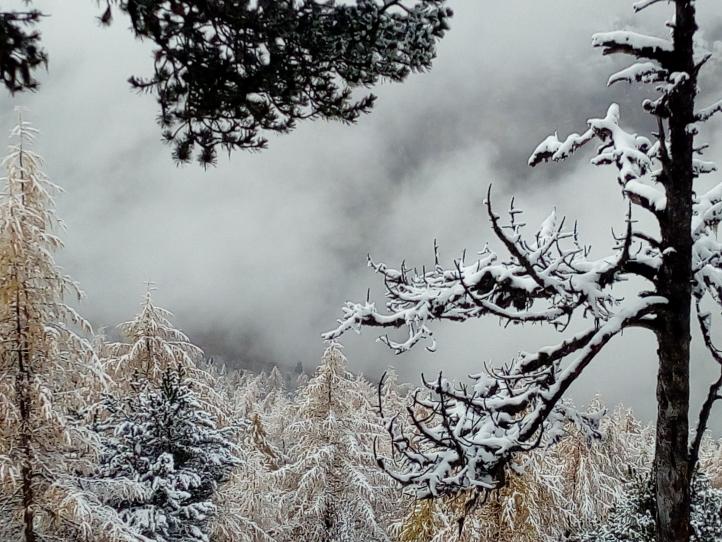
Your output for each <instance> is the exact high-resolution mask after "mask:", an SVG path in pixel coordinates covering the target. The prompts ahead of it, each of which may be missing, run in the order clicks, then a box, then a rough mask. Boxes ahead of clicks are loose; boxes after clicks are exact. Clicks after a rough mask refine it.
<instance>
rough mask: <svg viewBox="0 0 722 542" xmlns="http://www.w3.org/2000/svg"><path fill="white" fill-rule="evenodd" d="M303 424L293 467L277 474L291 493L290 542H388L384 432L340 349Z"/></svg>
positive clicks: (327, 362)
mask: <svg viewBox="0 0 722 542" xmlns="http://www.w3.org/2000/svg"><path fill="white" fill-rule="evenodd" d="M297 402H298V412H297V421H295V422H294V423H293V424H292V425H291V426H290V427H289V428H288V433H289V436H291V437H293V439H294V445H293V447H292V448H291V449H290V450H289V456H290V460H289V463H288V464H287V465H285V466H283V467H282V468H281V469H279V470H278V471H277V477H278V479H279V480H280V482H281V483H282V484H283V485H284V487H286V488H288V492H287V493H286V495H284V497H283V500H282V502H281V505H282V506H283V508H284V510H285V520H284V522H285V524H286V529H285V534H284V535H283V536H285V538H284V539H286V540H289V541H291V540H307V541H309V542H331V541H334V542H352V541H353V542H362V541H369V542H371V541H375V542H380V541H386V540H388V536H387V534H386V530H385V526H384V525H383V524H382V521H381V517H380V515H379V513H378V510H379V507H380V506H381V505H382V503H383V500H384V498H385V497H387V496H388V490H389V488H392V487H393V481H392V480H390V479H389V478H388V477H386V476H385V475H384V474H383V472H381V471H380V470H379V469H378V467H377V465H376V462H375V460H374V454H373V442H372V441H373V438H374V437H375V436H379V435H381V434H382V432H383V427H382V426H381V425H380V424H379V423H378V422H375V420H373V418H372V417H370V415H369V413H371V415H373V412H372V410H371V407H370V405H369V403H368V399H367V397H366V395H365V394H364V391H363V390H359V387H358V385H357V382H356V381H355V379H354V377H353V375H352V374H351V373H350V372H349V371H348V369H347V366H346V359H345V357H344V356H343V354H342V353H341V350H340V348H339V347H338V346H336V345H331V346H330V347H329V348H328V349H327V350H326V352H325V353H324V355H323V359H322V362H321V365H320V366H319V368H318V369H317V371H316V374H315V375H314V377H313V378H312V379H311V380H310V381H309V383H308V385H307V386H306V387H305V388H303V389H302V390H301V392H300V393H299V396H298V398H297Z"/></svg>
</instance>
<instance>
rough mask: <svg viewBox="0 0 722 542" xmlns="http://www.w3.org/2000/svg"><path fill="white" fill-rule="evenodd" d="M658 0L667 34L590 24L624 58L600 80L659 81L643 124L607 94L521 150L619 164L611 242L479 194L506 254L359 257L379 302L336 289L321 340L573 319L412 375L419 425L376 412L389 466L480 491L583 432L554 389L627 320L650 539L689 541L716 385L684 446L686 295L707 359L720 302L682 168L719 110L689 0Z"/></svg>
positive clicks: (709, 233)
mask: <svg viewBox="0 0 722 542" xmlns="http://www.w3.org/2000/svg"><path fill="white" fill-rule="evenodd" d="M657 3H661V0H646V1H643V2H638V3H637V4H635V6H634V8H635V11H642V10H644V9H646V8H648V7H650V6H652V5H654V4H657ZM671 3H672V4H674V10H675V17H674V19H673V22H671V23H669V26H670V29H671V36H670V37H669V38H657V37H652V36H646V35H640V34H637V33H633V32H627V31H616V32H607V33H601V34H596V35H594V36H593V45H594V46H596V47H600V48H601V49H602V51H603V53H604V54H617V53H619V54H626V55H631V56H632V57H634V58H635V63H634V64H632V65H631V66H629V67H628V68H625V69H623V70H621V71H619V72H618V73H615V74H614V75H612V76H611V77H610V79H609V84H610V85H611V84H614V83H617V82H628V83H641V84H643V85H651V86H652V87H653V88H654V89H655V90H656V92H657V95H656V98H655V99H653V100H645V101H644V102H643V107H644V109H645V111H647V112H648V113H649V114H651V115H652V116H654V117H655V118H656V121H657V126H658V130H657V132H656V133H654V134H652V136H653V137H651V138H648V137H644V136H641V135H637V134H635V133H630V132H628V131H626V130H625V129H623V128H622V126H621V124H620V111H619V107H618V106H617V105H616V104H613V105H612V106H611V107H610V108H609V109H608V111H607V112H606V114H605V115H604V116H603V117H600V118H596V119H591V120H589V121H588V128H587V130H586V131H585V132H584V133H583V134H581V135H580V134H572V135H570V136H569V137H567V138H566V139H564V140H560V139H558V137H557V136H556V135H553V136H550V137H549V138H547V139H546V140H545V141H544V142H542V143H541V144H540V145H539V146H538V147H537V149H536V150H535V151H534V152H533V154H532V156H531V158H530V159H529V164H530V165H531V166H536V165H537V164H540V163H541V162H544V161H548V160H554V161H559V160H563V159H565V158H567V157H568V156H570V155H571V154H572V153H573V152H575V151H577V150H578V149H579V148H580V147H582V146H584V145H586V144H587V143H591V142H595V143H597V145H598V147H597V149H596V151H595V155H594V158H593V159H592V163H593V164H594V165H596V166H606V165H609V166H612V167H613V168H614V169H615V170H616V172H617V182H618V185H619V187H620V189H621V192H622V194H623V196H624V198H626V200H627V201H628V205H629V207H628V212H627V216H626V219H625V223H624V228H623V229H624V234H623V235H621V236H619V237H618V238H616V240H615V241H616V243H615V249H614V251H613V253H612V254H611V255H609V256H607V257H605V258H602V259H591V258H590V252H589V250H588V248H587V247H585V246H584V245H582V244H581V242H580V241H579V239H578V234H577V231H576V226H575V227H572V228H565V227H564V221H563V220H557V217H556V216H555V214H554V213H553V214H552V215H551V216H550V217H549V218H548V219H547V220H545V221H544V223H543V224H542V225H541V227H540V228H539V229H538V230H537V231H536V232H534V233H533V234H532V235H527V236H525V235H524V231H523V226H524V224H523V223H522V222H521V220H520V216H519V215H520V211H519V210H518V209H517V208H515V207H514V204H513V201H512V206H511V208H510V209H509V218H508V221H505V222H502V219H501V218H500V217H499V216H498V215H497V214H496V213H495V211H494V208H493V207H492V204H491V197H490V194H489V197H487V200H486V209H487V213H488V215H489V219H490V221H491V227H492V230H493V232H494V234H495V236H496V237H497V238H498V239H499V240H500V241H501V244H502V245H503V247H504V249H505V253H506V254H505V255H502V254H497V253H496V252H495V251H493V250H492V249H490V248H488V247H486V248H484V249H483V250H482V251H481V253H480V257H479V258H478V259H477V260H476V261H473V262H467V261H465V260H464V258H462V259H460V260H457V261H455V262H454V265H453V266H452V267H450V268H444V267H442V266H441V265H440V264H439V261H438V256H437V258H436V262H435V264H434V266H433V267H432V268H431V269H429V270H423V271H422V272H417V271H410V270H408V269H406V268H405V267H404V266H403V265H402V267H401V268H400V269H398V270H397V269H391V268H389V267H387V266H386V265H384V264H377V263H374V262H372V261H370V262H369V265H370V266H371V267H372V268H373V269H374V270H375V271H376V272H377V273H379V274H381V275H382V277H383V279H384V282H385V285H386V290H387V294H386V295H387V298H388V301H387V303H386V309H387V310H386V311H380V310H378V309H377V307H376V305H375V304H374V303H372V302H370V301H368V300H367V301H366V302H364V303H347V304H346V306H345V308H344V311H343V317H342V319H341V320H339V326H338V327H337V328H336V329H335V330H333V331H331V332H329V333H327V334H326V335H325V337H326V338H327V339H334V338H337V337H339V336H340V335H342V334H343V333H345V332H346V331H348V330H351V329H353V330H356V331H358V330H359V329H360V328H361V327H362V326H372V327H373V326H375V327H387V328H388V327H391V328H405V329H406V330H407V332H408V335H407V336H406V338H405V340H403V341H398V342H397V341H394V340H392V339H391V338H389V337H388V336H385V337H382V338H381V340H382V341H383V342H385V343H386V344H387V345H388V346H389V347H391V348H392V349H393V350H394V351H395V352H397V353H401V352H405V351H407V350H408V349H410V348H411V347H413V346H414V345H415V344H417V343H419V342H420V341H424V340H430V341H431V346H430V348H432V349H433V333H432V330H431V327H430V325H431V323H432V322H433V321H435V320H453V321H465V320H468V319H471V318H478V317H482V316H494V317H497V318H499V319H501V320H502V322H505V323H515V324H528V323H542V324H545V325H547V326H550V327H553V328H554V329H556V330H558V331H560V332H564V331H565V330H566V331H567V332H569V330H571V329H577V328H579V326H580V325H582V324H585V328H583V329H582V330H581V331H578V332H574V333H569V334H568V335H567V336H566V337H565V338H564V339H563V340H562V341H561V342H560V343H559V344H557V345H554V346H548V347H544V348H540V349H539V350H538V351H536V352H533V353H521V354H519V355H518V356H517V357H516V358H515V359H513V360H512V361H511V362H510V363H508V364H507V365H505V366H504V367H502V368H499V369H487V370H485V371H484V372H483V373H482V374H479V375H477V376H475V377H473V382H472V383H470V384H469V385H468V386H467V385H464V384H453V383H451V382H449V381H448V380H446V379H444V378H443V377H442V376H439V378H438V379H436V380H435V381H433V382H425V385H426V387H427V388H428V390H429V391H430V393H427V394H426V395H424V396H421V395H419V396H417V399H416V401H417V403H418V405H419V406H420V407H422V408H417V409H410V410H409V414H410V416H411V420H412V422H413V425H414V427H415V429H416V431H417V432H418V435H416V436H415V437H414V438H410V437H409V436H406V435H404V434H402V433H401V432H400V431H399V430H397V428H396V427H397V426H396V425H395V424H394V423H393V421H392V422H391V423H390V425H389V431H390V432H391V435H392V438H393V442H394V445H395V448H396V450H397V451H398V452H399V453H400V455H401V457H402V459H403V465H404V467H403V468H402V469H401V470H396V471H394V473H393V475H394V476H395V477H396V478H397V480H399V481H400V482H401V483H403V484H405V485H408V486H412V487H414V488H416V490H417V494H418V495H420V496H422V497H433V496H436V495H438V494H442V493H453V492H458V491H462V490H478V491H481V492H484V491H488V490H493V489H494V488H497V487H499V485H500V484H503V483H504V472H505V470H506V469H507V467H509V466H510V465H511V464H512V463H513V462H514V458H515V456H516V455H517V454H518V452H523V451H526V450H529V449H532V448H535V447H537V446H539V445H540V444H541V443H548V442H553V441H554V440H555V438H556V437H558V436H559V434H560V433H561V432H563V431H564V429H565V427H566V424H568V423H574V424H576V425H577V426H579V427H582V428H584V429H585V430H586V431H587V432H588V434H589V435H590V436H593V435H595V434H596V432H597V419H596V417H594V416H588V415H584V414H580V413H578V412H576V411H575V410H573V409H572V408H571V407H570V406H569V405H568V404H566V403H565V402H564V400H563V399H564V395H565V392H566V391H567V389H568V388H569V386H570V385H571V384H572V383H573V382H574V381H575V380H576V379H577V378H578V377H579V375H580V374H581V373H582V371H584V369H585V368H586V367H587V366H588V365H589V364H590V363H591V362H592V360H593V359H594V358H595V357H596V355H597V354H598V353H599V352H600V351H601V350H602V349H603V348H604V346H605V345H606V344H607V343H608V342H609V341H610V340H611V339H613V338H614V337H616V336H618V335H620V334H621V333H622V332H623V331H624V330H626V329H629V328H643V329H646V330H649V331H650V332H652V333H654V335H655V336H656V338H657V342H658V358H659V372H658V386H657V402H658V416H657V437H656V457H655V472H656V495H657V519H656V521H657V540H659V541H660V542H662V541H665V542H666V541H675V542H677V541H687V540H689V536H690V526H689V503H690V497H689V485H690V474H691V471H692V470H693V469H694V466H695V463H696V458H697V450H698V447H699V440H700V439H701V435H702V433H703V432H704V430H705V427H706V422H707V419H708V417H709V413H710V410H711V407H712V404H713V403H714V401H715V400H716V399H717V398H718V396H719V391H720V390H719V388H720V385H721V384H720V382H718V383H716V384H715V385H713V386H712V389H711V390H710V397H709V399H708V401H707V402H706V403H705V406H704V408H703V411H702V414H701V416H700V422H699V424H698V427H697V435H696V437H695V438H694V439H693V442H692V446H691V447H690V445H689V441H690V434H689V421H688V410H689V345H690V318H691V314H692V302H693V301H694V306H695V307H696V316H697V321H698V324H699V326H700V328H701V330H702V335H703V337H704V339H705V344H706V346H707V348H708V349H709V351H710V352H711V354H712V355H713V356H714V359H715V360H717V361H718V362H720V361H721V356H720V350H718V349H717V347H715V346H714V345H713V344H712V339H711V331H710V326H711V313H710V309H709V308H708V307H707V306H708V305H709V304H710V302H711V303H712V305H713V307H714V308H715V309H716V310H717V311H719V306H720V305H722V265H721V264H722V261H721V256H722V250H721V249H722V245H720V243H719V242H718V241H717V237H716V229H717V225H718V223H719V221H720V217H721V216H722V185H718V186H716V187H715V188H713V189H712V190H710V191H708V192H706V193H704V194H696V193H695V191H694V181H695V179H697V178H698V177H700V176H701V175H703V174H706V173H710V172H712V171H714V170H715V169H716V167H715V165H714V164H713V163H710V162H707V161H704V160H703V159H702V158H701V157H700V155H701V154H702V152H703V150H704V148H705V147H704V146H702V145H698V144H696V143H695V137H696V136H697V134H698V130H699V127H700V125H701V124H702V123H704V122H705V121H707V120H709V119H710V118H711V117H712V116H713V115H714V114H716V113H718V112H720V111H722V101H720V102H718V103H716V104H714V105H711V106H709V107H707V108H706V109H701V110H696V109H695V101H696V96H697V92H698V88H697V77H698V73H699V70H700V68H701V67H702V66H703V65H704V64H705V62H706V61H707V60H708V59H709V58H710V56H711V55H710V53H707V52H705V51H701V50H699V48H697V47H696V44H695V45H693V37H694V34H695V32H696V30H697V24H696V21H695V7H694V2H693V1H691V0H676V1H673V2H671ZM638 213H648V214H651V216H652V217H653V219H654V222H655V225H654V226H653V227H652V228H643V227H642V226H640V224H639V223H638V222H637V221H636V216H637V214H638ZM630 279H632V281H633V282H632V284H635V285H636V284H639V288H638V289H637V291H636V293H634V294H633V295H631V296H630V295H627V296H622V295H620V294H619V288H618V287H616V286H617V285H618V284H619V283H620V282H621V281H627V280H630ZM572 322H573V323H574V325H573V326H571V327H570V326H569V324H570V323H572ZM721 382H722V381H721ZM420 413H423V414H420Z"/></svg>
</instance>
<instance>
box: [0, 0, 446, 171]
mask: <svg viewBox="0 0 722 542" xmlns="http://www.w3.org/2000/svg"><path fill="white" fill-rule="evenodd" d="M27 3H29V4H31V3H32V0H27ZM98 3H99V4H100V3H101V2H100V1H99V2H98ZM102 3H103V4H105V9H104V11H103V13H102V15H100V17H99V20H100V22H101V23H104V24H110V23H111V21H112V20H113V15H114V11H120V12H121V13H123V14H126V15H127V16H128V17H129V19H130V26H131V29H132V31H133V33H134V34H135V36H136V37H137V38H139V39H142V40H145V41H147V42H150V43H152V44H153V45H154V51H153V59H154V64H153V70H152V75H151V76H150V77H131V78H130V79H129V82H130V84H131V87H133V88H134V89H137V90H140V91H145V92H149V93H152V94H153V95H154V96H155V97H156V99H157V101H158V104H159V106H160V114H159V123H160V125H161V128H162V131H163V138H164V140H165V141H167V142H168V143H171V144H172V145H173V147H174V151H173V156H174V158H175V159H176V160H178V161H180V162H187V161H189V160H190V159H191V158H193V155H194V151H197V152H196V153H195V154H196V158H197V159H198V161H199V162H200V163H201V164H203V165H204V166H206V165H208V164H212V163H214V162H215V160H216V157H217V153H218V151H219V150H223V151H229V152H230V151H232V150H236V149H259V148H263V147H265V146H266V144H267V134H271V133H286V132H288V131H290V130H292V129H293V128H294V126H295V125H296V122H298V121H300V120H304V119H315V118H323V119H330V120H340V121H342V122H353V121H355V120H356V119H357V118H358V117H359V115H361V114H362V113H365V112H368V111H369V110H370V109H371V107H372V105H373V103H374V101H375V97H374V96H373V95H371V94H369V95H362V96H358V95H357V94H355V93H354V92H353V91H354V90H355V89H364V88H368V87H370V86H372V85H374V84H375V83H377V82H378V81H379V80H387V81H403V80H404V79H405V78H406V77H407V75H408V74H409V73H410V72H412V71H422V70H426V69H428V68H430V66H431V61H432V59H433V58H434V56H435V54H436V42H437V41H438V40H439V39H440V38H442V37H443V36H444V33H445V32H446V30H447V29H448V19H449V18H450V17H451V15H452V12H451V9H450V8H447V7H446V6H445V2H444V0H356V1H354V2H346V1H338V2H337V1H335V0H331V1H324V2H319V1H318V0H303V1H298V0H294V1H290V0H273V1H269V0H260V1H257V0H216V1H208V0H202V1H199V0H105V2H102ZM59 9H60V8H59ZM42 15H43V14H42V13H40V12H39V11H38V10H28V11H25V12H20V11H6V12H0V75H2V78H3V81H4V83H5V86H6V87H7V88H8V89H9V90H11V91H13V92H14V91H16V90H24V89H35V88H37V81H36V79H35V78H34V71H35V70H36V69H37V67H38V66H40V65H42V64H45V63H47V54H46V52H45V51H44V50H43V49H42V47H41V44H40V36H39V33H38V31H37V30H36V25H37V23H38V22H39V20H40V19H41V17H42Z"/></svg>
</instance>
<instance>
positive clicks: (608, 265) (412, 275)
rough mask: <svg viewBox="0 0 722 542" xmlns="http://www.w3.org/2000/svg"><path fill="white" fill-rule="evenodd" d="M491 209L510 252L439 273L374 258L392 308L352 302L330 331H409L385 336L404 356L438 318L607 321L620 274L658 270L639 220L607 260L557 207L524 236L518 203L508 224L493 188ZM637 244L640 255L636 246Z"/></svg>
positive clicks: (484, 255) (486, 252)
mask: <svg viewBox="0 0 722 542" xmlns="http://www.w3.org/2000/svg"><path fill="white" fill-rule="evenodd" d="M486 209H487V213H488V216H489V219H490V222H491V226H492V229H493V231H494V233H495V235H496V237H497V238H498V239H499V240H500V241H501V243H502V244H503V246H504V247H505V249H506V251H507V253H508V257H507V258H505V259H502V256H500V255H499V254H497V253H496V252H494V251H493V250H491V249H490V248H489V247H488V246H487V247H485V248H484V249H483V250H482V251H481V252H480V253H479V258H478V259H477V260H476V261H474V262H472V263H467V262H466V261H465V259H464V258H463V257H462V258H460V259H458V260H455V261H454V262H453V267H451V268H448V269H445V268H444V267H442V266H441V265H439V262H438V258H437V261H436V263H435V265H434V267H433V269H432V270H429V271H427V270H425V269H424V270H422V272H419V271H418V270H414V271H410V270H408V269H406V267H405V266H404V265H403V264H402V266H401V268H400V269H398V270H397V269H391V268H389V267H387V266H386V265H385V264H383V263H378V264H377V263H374V262H373V261H371V260H370V261H369V266H370V267H371V268H373V269H374V271H376V272H377V273H379V274H380V275H382V277H383V280H384V283H385V285H386V297H387V299H388V301H387V303H386V308H387V312H381V311H379V310H378V309H377V308H376V304H375V303H373V302H371V301H369V300H367V301H366V302H363V303H354V302H348V303H347V304H346V306H345V307H344V309H343V317H342V318H341V319H340V320H339V323H338V326H337V328H336V329H334V330H332V331H329V332H328V333H326V334H325V335H324V338H325V339H326V340H335V339H336V338H338V337H340V336H341V335H343V334H344V333H345V332H346V331H348V330H354V331H357V332H358V331H359V330H360V328H361V327H362V326H371V327H391V328H402V327H403V328H406V330H407V338H406V340H404V341H402V342H396V341H393V340H392V339H390V338H389V337H388V336H385V337H382V338H381V339H380V340H381V341H382V342H384V343H385V344H387V345H388V346H389V347H390V348H391V349H393V350H394V351H395V352H396V353H402V352H406V351H408V350H409V349H410V348H412V347H413V346H415V345H416V344H417V343H418V342H420V341H422V340H425V339H432V343H431V346H430V347H429V348H430V349H433V348H434V343H433V333H432V331H431V329H430V328H429V323H430V322H432V321H434V320H453V321H464V320H468V319H471V318H478V317H481V316H485V315H492V316H496V317H498V318H500V319H501V320H502V321H503V322H506V323H528V322H546V323H549V324H551V325H552V326H554V327H555V328H557V329H564V328H566V326H567V325H568V323H569V321H570V319H571V318H572V316H573V315H574V314H575V313H581V314H583V315H590V316H591V317H592V318H594V319H595V320H597V321H605V320H607V319H608V318H610V317H611V316H612V315H613V307H614V306H615V305H617V304H618V301H619V300H618V299H617V298H615V297H614V296H613V295H612V293H611V292H610V291H609V287H610V286H611V285H612V284H613V282H614V281H615V280H616V279H617V277H618V276H619V275H622V274H626V273H632V272H634V273H637V274H641V275H643V276H646V277H647V278H649V277H651V276H653V275H654V273H655V265H657V264H656V263H655V261H654V260H653V259H650V258H646V257H643V258H640V257H639V255H640V254H643V253H644V254H647V253H648V252H649V250H646V251H643V250H642V247H641V244H645V243H644V242H643V241H639V240H633V236H632V229H631V218H630V217H628V220H627V232H626V234H625V235H624V236H623V237H622V238H620V239H618V240H617V247H616V250H615V254H614V255H613V256H611V257H607V258H603V259H600V260H590V259H588V258H587V254H588V249H587V248H585V247H583V246H582V245H581V244H580V243H579V240H578V235H577V231H576V228H574V229H571V230H570V229H566V228H565V227H564V221H563V220H557V216H556V213H555V212H553V213H552V214H551V215H550V216H549V217H548V218H547V219H546V220H545V221H544V222H543V223H542V225H541V226H540V227H539V229H538V230H537V231H536V232H535V233H534V235H533V236H531V238H524V237H523V236H522V230H523V226H524V225H523V224H522V223H521V222H520V221H519V214H520V213H521V211H520V210H518V209H517V208H515V207H514V202H513V200H512V203H511V207H510V209H509V211H508V213H509V222H508V223H507V224H502V222H501V219H500V217H499V216H498V215H496V214H495V213H494V211H493V208H492V203H491V192H490V191H489V195H488V197H487V199H486ZM633 245H634V247H635V250H634V254H633V253H632V246H633Z"/></svg>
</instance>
